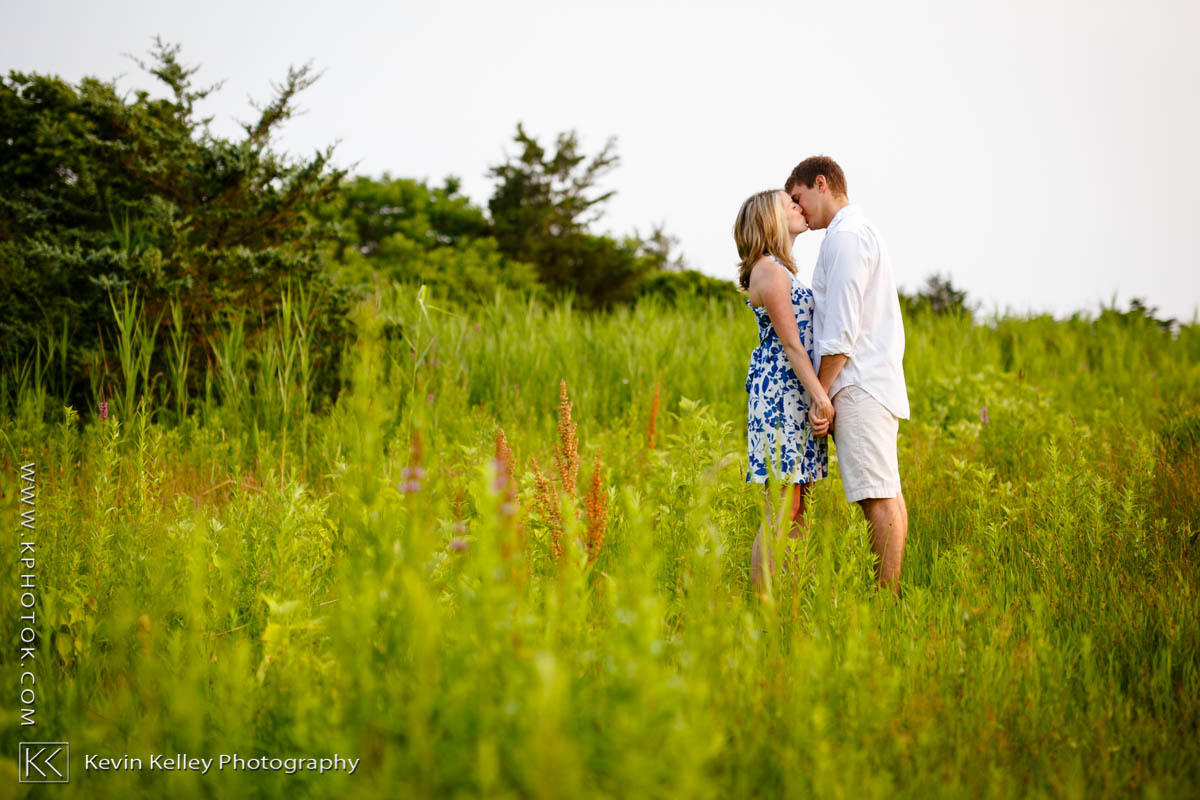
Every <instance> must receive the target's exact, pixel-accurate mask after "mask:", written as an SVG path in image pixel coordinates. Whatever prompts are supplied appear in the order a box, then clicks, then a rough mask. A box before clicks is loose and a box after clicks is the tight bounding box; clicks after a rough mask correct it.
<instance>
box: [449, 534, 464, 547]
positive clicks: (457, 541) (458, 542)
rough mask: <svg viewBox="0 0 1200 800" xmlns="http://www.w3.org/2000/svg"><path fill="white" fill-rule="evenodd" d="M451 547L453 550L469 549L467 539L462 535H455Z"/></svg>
mask: <svg viewBox="0 0 1200 800" xmlns="http://www.w3.org/2000/svg"><path fill="white" fill-rule="evenodd" d="M450 549H451V550H459V551H462V550H466V549H467V540H466V539H464V538H463V537H461V536H455V537H454V538H453V539H451V540H450Z"/></svg>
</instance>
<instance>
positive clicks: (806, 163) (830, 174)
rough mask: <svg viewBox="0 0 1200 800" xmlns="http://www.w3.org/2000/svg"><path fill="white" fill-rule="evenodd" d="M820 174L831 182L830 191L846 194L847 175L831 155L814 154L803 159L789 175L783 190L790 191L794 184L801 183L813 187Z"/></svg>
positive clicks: (826, 180) (843, 195)
mask: <svg viewBox="0 0 1200 800" xmlns="http://www.w3.org/2000/svg"><path fill="white" fill-rule="evenodd" d="M818 175H824V176H825V182H826V183H828V184H829V189H830V191H832V192H833V193H834V194H835V195H839V196H842V197H845V196H846V175H845V173H844V172H842V168H841V167H839V166H838V165H837V162H836V161H834V160H833V159H832V158H830V157H829V156H813V157H812V158H806V159H804V160H803V161H801V162H800V163H799V164H797V165H796V168H795V169H793V170H792V174H791V175H790V176H788V179H787V183H785V184H784V185H783V190H784V191H785V192H789V193H790V192H791V191H792V187H793V186H796V185H798V184H801V183H803V184H804V185H805V186H807V187H808V188H809V189H811V188H812V187H813V184H814V183H816V181H817V176H818Z"/></svg>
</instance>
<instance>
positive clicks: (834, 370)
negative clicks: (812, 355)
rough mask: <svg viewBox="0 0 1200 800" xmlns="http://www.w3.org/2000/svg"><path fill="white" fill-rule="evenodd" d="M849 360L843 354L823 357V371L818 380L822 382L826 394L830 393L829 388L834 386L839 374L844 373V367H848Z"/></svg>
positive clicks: (819, 373)
mask: <svg viewBox="0 0 1200 800" xmlns="http://www.w3.org/2000/svg"><path fill="white" fill-rule="evenodd" d="M849 360H850V359H848V358H846V356H844V355H843V354H841V353H833V354H831V355H827V356H821V371H820V372H818V373H817V380H819V381H820V382H821V386H822V387H823V388H824V389H825V393H826V394H828V393H829V387H830V386H833V382H834V381H835V380H837V376H838V373H839V372H841V371H842V367H844V366H846V362H847V361H849Z"/></svg>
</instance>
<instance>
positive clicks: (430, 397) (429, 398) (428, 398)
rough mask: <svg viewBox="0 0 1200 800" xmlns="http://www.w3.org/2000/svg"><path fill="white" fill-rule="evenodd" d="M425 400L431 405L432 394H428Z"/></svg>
mask: <svg viewBox="0 0 1200 800" xmlns="http://www.w3.org/2000/svg"><path fill="white" fill-rule="evenodd" d="M425 399H426V400H428V401H429V402H431V403H432V402H433V392H430V393H429V394H428V395H427V396H426V398H425Z"/></svg>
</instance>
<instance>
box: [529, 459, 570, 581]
mask: <svg viewBox="0 0 1200 800" xmlns="http://www.w3.org/2000/svg"><path fill="white" fill-rule="evenodd" d="M530 461H531V463H532V464H533V476H534V478H533V479H534V482H535V483H536V484H537V491H538V493H537V497H536V498H535V501H534V502H535V503H536V504H537V508H538V511H539V512H541V515H542V519H544V520H546V524H547V525H549V526H550V554H551V555H552V556H554V560H555V561H557V560H558V559H559V558H560V557H561V556H562V552H563V548H562V533H563V523H562V512H561V510H560V509H559V506H558V493H557V492H555V491H554V484H553V483H551V481H550V479H549V478H547V477H546V476H545V475H543V474H542V470H541V467H539V466H538V462H537V459H536V458H533V459H530Z"/></svg>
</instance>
